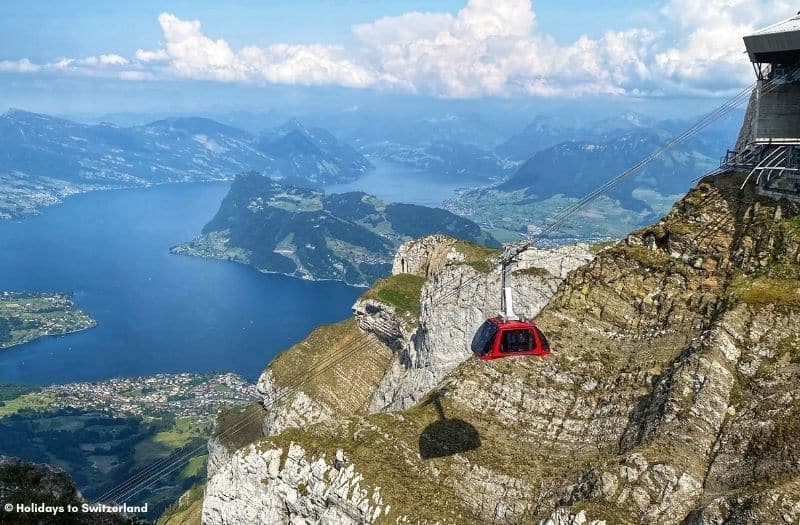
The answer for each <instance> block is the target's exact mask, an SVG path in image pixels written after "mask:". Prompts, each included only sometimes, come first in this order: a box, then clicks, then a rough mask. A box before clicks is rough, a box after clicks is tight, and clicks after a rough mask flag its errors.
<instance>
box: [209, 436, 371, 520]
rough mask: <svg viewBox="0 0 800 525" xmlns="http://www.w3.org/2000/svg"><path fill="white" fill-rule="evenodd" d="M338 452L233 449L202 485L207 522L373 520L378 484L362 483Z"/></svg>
mask: <svg viewBox="0 0 800 525" xmlns="http://www.w3.org/2000/svg"><path fill="white" fill-rule="evenodd" d="M346 463H347V462H346V460H345V459H344V455H343V454H342V453H341V452H339V453H338V454H337V455H336V456H335V457H334V458H333V459H332V461H329V460H328V459H327V458H326V457H324V456H320V457H313V456H312V455H310V454H308V453H307V452H306V451H305V450H304V449H303V448H302V447H300V446H297V445H294V444H292V445H290V446H289V447H288V450H286V451H284V450H283V449H281V448H265V449H261V448H259V447H256V446H255V445H250V446H249V447H246V448H244V449H241V450H239V451H238V452H236V453H235V454H234V455H233V456H232V457H231V459H230V460H229V461H228V462H227V463H226V464H225V465H224V466H222V467H221V468H220V470H219V471H218V472H217V474H216V475H215V476H213V477H212V478H211V479H210V480H209V482H208V484H207V486H206V493H205V499H204V504H203V518H202V520H203V523H204V524H208V525H228V524H245V523H246V524H252V525H273V524H283V523H286V524H289V523H292V524H294V523H298V524H299V523H320V524H330V525H334V524H336V525H349V524H352V525H356V524H359V525H360V524H369V523H375V522H376V520H377V519H378V518H379V517H380V516H381V515H382V513H383V512H384V504H383V501H382V499H381V494H380V489H379V488H374V489H370V488H367V487H366V486H362V481H363V480H362V477H361V475H360V474H359V473H358V471H357V470H356V468H355V466H354V465H347V464H346Z"/></svg>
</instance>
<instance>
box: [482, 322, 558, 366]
mask: <svg viewBox="0 0 800 525" xmlns="http://www.w3.org/2000/svg"><path fill="white" fill-rule="evenodd" d="M472 352H473V353H474V354H475V356H476V357H477V358H478V359H487V360H488V359H497V358H500V357H511V356H515V355H539V356H545V355H549V354H550V343H548V341H547V338H545V336H544V334H543V333H542V332H541V330H539V329H538V328H536V325H535V324H533V323H531V322H529V321H526V320H524V319H522V320H512V319H503V317H500V316H497V317H492V318H491V319H487V320H486V321H485V322H484V323H483V325H481V327H480V329H479V330H478V332H477V333H476V334H475V337H474V338H473V339H472Z"/></svg>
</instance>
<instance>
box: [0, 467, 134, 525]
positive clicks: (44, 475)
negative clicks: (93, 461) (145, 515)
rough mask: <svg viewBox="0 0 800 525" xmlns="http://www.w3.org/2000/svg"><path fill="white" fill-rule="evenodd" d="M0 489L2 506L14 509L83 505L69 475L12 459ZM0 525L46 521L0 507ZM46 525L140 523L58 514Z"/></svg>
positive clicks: (107, 516)
mask: <svg viewBox="0 0 800 525" xmlns="http://www.w3.org/2000/svg"><path fill="white" fill-rule="evenodd" d="M0 489H2V494H3V504H11V505H12V506H16V505H17V504H23V505H30V504H31V503H36V504H39V505H45V506H49V507H56V508H57V507H63V508H66V506H67V505H72V506H76V507H80V506H81V504H82V503H83V500H82V499H80V495H79V493H78V491H77V490H76V488H75V485H74V484H73V482H72V480H71V479H70V478H69V477H68V476H66V475H64V474H61V473H58V472H54V471H51V470H49V469H47V468H42V467H40V466H38V465H33V464H30V463H25V462H21V461H17V460H10V461H7V462H4V463H3V464H2V465H0ZM0 523H8V524H14V525H17V524H19V525H24V524H25V525H27V524H40V523H45V521H44V520H43V519H42V514H41V513H34V512H31V513H25V512H22V513H19V512H13V513H11V512H6V511H5V509H4V508H3V507H2V506H0ZM46 523H48V524H53V525H60V524H64V525H94V524H96V523H104V524H107V525H116V524H119V525H123V524H128V525H134V524H140V523H141V522H140V521H139V520H138V519H136V518H125V517H123V516H121V515H114V514H104V515H102V516H98V515H96V514H80V513H78V514H74V513H72V514H70V513H58V514H55V515H50V516H48V517H47V520H46Z"/></svg>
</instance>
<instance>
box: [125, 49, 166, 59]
mask: <svg viewBox="0 0 800 525" xmlns="http://www.w3.org/2000/svg"><path fill="white" fill-rule="evenodd" d="M134 56H135V57H136V60H138V61H139V62H161V61H163V60H167V59H168V58H169V55H168V54H167V51H166V50H165V49H156V50H155V51H145V50H144V49H137V50H136V54H135V55H134Z"/></svg>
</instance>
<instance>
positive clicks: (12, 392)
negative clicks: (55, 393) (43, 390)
mask: <svg viewBox="0 0 800 525" xmlns="http://www.w3.org/2000/svg"><path fill="white" fill-rule="evenodd" d="M38 390H39V388H37V387H35V386H31V385H24V384H15V383H10V384H7V385H0V403H2V402H3V401H6V400H8V399H16V398H18V397H20V396H24V395H25V394H30V393H31V392H37V391H38ZM0 406H2V404H0Z"/></svg>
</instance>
